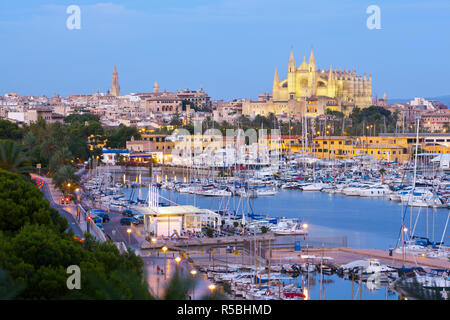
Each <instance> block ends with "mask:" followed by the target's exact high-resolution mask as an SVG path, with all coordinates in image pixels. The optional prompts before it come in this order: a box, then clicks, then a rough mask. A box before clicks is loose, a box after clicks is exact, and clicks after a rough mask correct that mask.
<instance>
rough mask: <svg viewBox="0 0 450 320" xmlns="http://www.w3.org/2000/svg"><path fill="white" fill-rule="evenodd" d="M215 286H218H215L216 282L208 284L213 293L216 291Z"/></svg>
mask: <svg viewBox="0 0 450 320" xmlns="http://www.w3.org/2000/svg"><path fill="white" fill-rule="evenodd" d="M215 288H216V286H215V284H214V283H211V284H210V285H209V286H208V289H209V290H211V294H212V293H213V291H214V289H215Z"/></svg>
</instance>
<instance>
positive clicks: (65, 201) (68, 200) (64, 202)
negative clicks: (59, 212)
mask: <svg viewBox="0 0 450 320" xmlns="http://www.w3.org/2000/svg"><path fill="white" fill-rule="evenodd" d="M69 202H70V199H69V197H62V198H61V204H69Z"/></svg>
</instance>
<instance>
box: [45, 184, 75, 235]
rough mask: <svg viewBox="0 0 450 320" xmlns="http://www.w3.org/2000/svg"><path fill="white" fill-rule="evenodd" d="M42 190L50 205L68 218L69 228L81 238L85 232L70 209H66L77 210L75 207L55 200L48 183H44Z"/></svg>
mask: <svg viewBox="0 0 450 320" xmlns="http://www.w3.org/2000/svg"><path fill="white" fill-rule="evenodd" d="M41 190H42V192H43V193H44V197H45V198H46V199H47V200H48V201H49V202H50V207H52V208H54V209H56V210H57V211H58V212H59V214H60V215H61V216H63V217H64V218H66V219H67V222H68V223H69V228H68V229H71V230H72V231H73V232H74V234H75V236H77V237H78V238H80V239H81V238H82V237H83V232H82V231H81V229H80V227H79V226H78V224H77V222H76V220H75V217H74V215H73V213H69V212H68V211H66V210H70V211H73V210H75V208H74V207H73V206H70V205H60V204H58V203H56V202H54V201H53V197H52V195H51V194H50V190H49V186H48V184H47V183H44V185H43V187H42V189H41Z"/></svg>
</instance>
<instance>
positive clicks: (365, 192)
mask: <svg viewBox="0 0 450 320" xmlns="http://www.w3.org/2000/svg"><path fill="white" fill-rule="evenodd" d="M391 192H392V191H391V189H389V187H388V186H386V185H378V186H373V187H369V188H361V190H359V196H360V197H384V196H387V195H388V194H390V193H391Z"/></svg>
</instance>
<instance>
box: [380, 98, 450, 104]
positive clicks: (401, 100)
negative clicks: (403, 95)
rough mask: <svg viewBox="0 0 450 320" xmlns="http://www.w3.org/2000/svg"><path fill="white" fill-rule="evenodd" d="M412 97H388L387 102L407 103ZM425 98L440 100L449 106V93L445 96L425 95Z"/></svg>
mask: <svg viewBox="0 0 450 320" xmlns="http://www.w3.org/2000/svg"><path fill="white" fill-rule="evenodd" d="M413 99H414V98H409V99H389V98H388V103H389V104H392V103H407V102H408V103H409V102H411V100H413ZM425 99H427V100H433V101H439V102H442V103H443V104H445V105H447V106H450V95H447V96H439V97H425Z"/></svg>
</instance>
